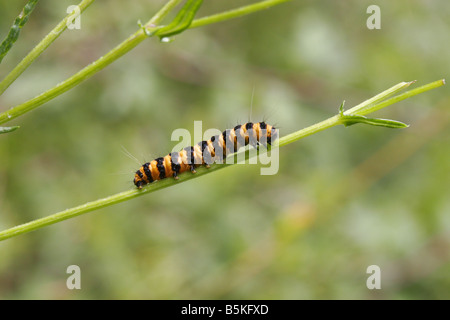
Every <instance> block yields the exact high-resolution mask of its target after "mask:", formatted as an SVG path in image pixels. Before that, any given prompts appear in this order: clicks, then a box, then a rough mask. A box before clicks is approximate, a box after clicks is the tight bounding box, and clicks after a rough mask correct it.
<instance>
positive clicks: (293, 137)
mask: <svg viewBox="0 0 450 320" xmlns="http://www.w3.org/2000/svg"><path fill="white" fill-rule="evenodd" d="M444 84H445V81H444V80H439V81H435V82H433V83H430V84H428V85H425V86H422V87H420V88H417V89H414V90H411V91H408V92H406V93H404V94H402V95H399V96H396V97H394V98H391V99H388V100H386V101H383V102H382V101H381V100H382V98H383V97H382V96H379V95H377V96H375V97H378V98H377V99H376V100H377V101H378V102H379V103H378V104H375V105H373V98H372V99H369V100H366V101H364V102H363V103H361V104H359V105H358V106H357V107H358V108H357V109H356V110H354V111H355V112H360V111H361V110H366V109H365V108H366V107H367V106H372V105H373V107H372V109H373V110H379V109H381V108H385V107H387V106H388V105H391V104H394V103H396V102H398V101H400V100H403V99H406V98H408V97H412V96H414V95H417V94H419V93H422V92H425V91H428V90H431V89H434V88H437V87H439V86H442V85H444ZM393 88H394V89H393ZM391 89H392V90H395V91H396V92H398V90H397V89H398V88H397V87H396V86H394V87H392V88H391ZM391 89H388V90H386V91H384V95H385V96H384V98H386V97H387V96H389V95H390V92H391V91H389V90H391ZM398 97H400V98H398ZM353 109H354V108H352V109H350V110H353ZM361 112H362V111H361ZM364 112H365V114H367V113H366V111H364ZM339 124H343V121H342V120H341V116H340V114H338V115H335V116H333V117H331V118H328V119H326V120H324V121H322V122H319V123H317V124H314V125H312V126H309V127H307V128H304V129H302V130H299V131H297V132H294V133H291V134H288V135H286V136H284V137H281V138H280V139H278V140H277V143H275V144H274V147H277V146H278V147H280V146H285V145H288V144H290V143H293V142H295V141H297V140H300V139H302V138H305V137H307V136H310V135H312V134H315V133H318V132H320V131H323V130H325V129H328V128H331V127H334V126H337V125H339ZM234 157H237V154H235V155H234ZM233 163H236V161H234V162H233ZM230 165H232V164H215V165H213V166H211V168H209V169H207V168H205V167H198V168H197V173H196V174H190V173H184V174H181V175H180V176H179V180H174V179H164V180H161V181H158V182H156V183H151V184H148V185H147V186H145V187H144V188H142V189H141V190H139V189H132V190H128V191H124V192H121V193H118V194H115V195H112V196H109V197H106V198H103V199H100V200H95V201H92V202H88V203H86V204H83V205H80V206H78V207H74V208H71V209H67V210H64V211H61V212H58V213H55V214H52V215H50V216H47V217H44V218H41V219H37V220H34V221H31V222H28V223H25V224H22V225H18V226H16V227H13V228H10V229H7V230H4V231H1V232H0V241H2V240H5V239H8V238H11V237H14V236H17V235H20V234H23V233H26V232H30V231H33V230H36V229H39V228H42V227H44V226H48V225H51V224H54V223H57V222H60V221H63V220H67V219H70V218H73V217H76V216H79V215H81V214H84V213H87V212H90V211H93V210H97V209H100V208H104V207H107V206H110V205H113V204H116V203H120V202H123V201H126V200H130V199H132V198H135V197H138V196H142V195H144V194H147V193H151V192H154V191H157V190H160V189H163V188H167V187H170V186H173V185H177V184H179V183H183V182H186V181H188V180H191V179H195V178H198V177H201V176H203V175H205V174H208V173H212V172H214V171H216V170H220V169H223V168H226V167H228V166H230Z"/></svg>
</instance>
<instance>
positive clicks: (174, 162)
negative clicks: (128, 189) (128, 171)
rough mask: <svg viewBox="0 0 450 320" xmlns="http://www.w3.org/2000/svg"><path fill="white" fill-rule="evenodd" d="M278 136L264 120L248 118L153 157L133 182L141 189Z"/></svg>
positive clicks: (137, 172)
mask: <svg viewBox="0 0 450 320" xmlns="http://www.w3.org/2000/svg"><path fill="white" fill-rule="evenodd" d="M277 138H278V130H276V129H275V127H273V126H271V125H270V124H266V123H265V122H258V123H252V122H248V123H245V124H243V125H237V126H236V127H234V128H233V129H229V130H225V131H224V132H222V134H219V135H216V136H212V137H211V139H209V140H208V141H201V142H199V143H197V144H196V145H194V146H191V147H186V148H184V149H183V150H181V151H180V152H172V153H169V154H168V155H167V156H165V157H160V158H156V159H155V160H152V161H150V162H147V163H144V164H143V165H142V166H141V167H140V168H139V170H138V171H136V174H135V175H134V181H133V182H134V184H135V185H136V187H138V188H139V189H141V188H142V187H143V186H144V185H146V184H149V183H152V182H153V181H155V180H161V179H164V178H167V177H170V176H173V177H174V178H175V179H178V174H180V173H183V172H185V171H188V170H190V171H191V172H192V173H196V171H195V168H196V167H197V166H200V165H205V166H206V167H207V168H209V165H210V164H212V163H213V162H215V161H216V160H218V161H221V160H223V158H224V155H225V157H226V156H228V155H230V154H232V153H235V152H237V151H238V150H239V148H241V147H243V146H247V145H249V144H250V145H251V146H253V147H257V145H259V144H261V145H264V146H266V144H269V145H270V144H272V142H273V141H275V140H276V139H277Z"/></svg>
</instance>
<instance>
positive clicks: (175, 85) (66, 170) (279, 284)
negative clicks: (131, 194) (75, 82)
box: [0, 0, 450, 299]
mask: <svg viewBox="0 0 450 320" xmlns="http://www.w3.org/2000/svg"><path fill="white" fill-rule="evenodd" d="M164 3H165V1H162V0H159V1H144V0H135V1H133V2H129V1H119V0H110V1H97V2H95V3H94V4H93V5H92V6H91V7H90V8H88V9H87V10H86V12H85V13H84V14H83V16H82V18H81V29H80V30H67V31H65V32H64V34H63V35H62V36H61V37H60V38H59V39H57V41H56V42H54V43H53V44H52V45H51V46H50V47H49V48H48V50H47V51H46V52H45V53H44V54H43V55H42V56H41V57H39V58H38V59H37V60H36V61H35V63H34V64H33V65H32V66H31V67H30V68H29V69H28V70H27V71H26V72H25V73H24V74H23V75H22V76H21V77H20V78H19V79H18V80H17V81H16V82H15V83H14V84H13V85H12V86H11V87H10V88H9V89H8V90H7V91H6V92H5V93H4V95H3V96H2V97H1V98H0V110H1V111H5V110H6V109H8V108H10V107H12V106H14V105H17V104H19V103H22V102H24V101H26V100H28V99H30V98H32V97H34V96H35V95H37V94H39V93H41V92H42V91H44V90H47V89H49V88H51V87H52V86H54V85H55V84H57V83H58V82H60V81H62V80H64V79H66V78H67V77H68V76H70V75H72V74H73V73H75V72H76V71H78V70H79V69H81V68H82V67H84V66H85V65H87V64H89V63H90V62H92V61H94V60H95V59H97V58H99V57H100V56H102V55H103V54H105V53H106V52H108V51H109V50H110V49H112V48H113V47H114V46H115V45H117V44H118V43H120V42H121V41H122V40H123V39H125V38H126V37H127V36H129V35H130V34H131V33H133V32H134V31H136V30H137V24H136V22H137V20H138V19H141V20H142V21H147V20H148V19H149V18H150V17H151V16H152V15H153V14H154V13H155V12H156V11H157V10H158V9H159V8H160V7H161V6H162V5H163V4H164ZM247 3H249V2H248V1H237V0H228V1H205V3H204V5H203V7H202V8H201V9H200V11H199V13H198V17H201V16H206V15H209V14H212V13H217V12H220V11H223V10H226V9H231V8H235V7H237V6H240V5H243V4H247ZM24 4H25V1H6V0H1V2H0V38H1V39H3V38H4V37H5V36H6V34H7V32H8V30H9V27H10V26H11V24H12V22H13V20H14V18H15V17H16V16H17V14H18V13H19V12H20V10H21V9H22V7H23V5H24ZM71 4H74V3H73V1H66V0H64V1H55V0H52V1H40V2H39V3H38V5H37V7H36V9H35V11H34V12H33V14H32V15H31V18H30V20H29V22H28V24H27V25H26V26H25V27H24V28H23V30H22V32H21V35H20V38H19V40H18V41H17V43H16V44H15V45H14V47H13V49H12V50H11V52H10V53H9V54H8V55H7V56H6V58H5V59H4V60H3V63H2V64H1V65H0V76H1V77H4V76H5V75H6V74H7V73H8V72H9V71H10V70H11V69H12V68H13V67H14V66H15V65H16V64H17V63H18V62H19V61H20V60H21V59H22V57H24V56H25V55H26V53H27V52H28V51H29V50H30V49H31V48H32V47H33V46H34V45H35V44H37V43H38V41H40V39H42V38H43V37H44V36H45V35H46V34H47V33H48V32H49V31H50V30H51V29H52V28H53V26H54V25H56V24H57V23H58V22H59V21H60V20H61V19H62V18H63V17H64V15H65V12H66V8H67V7H68V6H69V5H71ZM371 4H377V5H379V6H380V8H381V29H380V30H369V29H368V28H367V27H366V20H367V18H368V17H369V14H367V13H366V9H367V7H368V6H369V5H371ZM449 17H450V3H449V2H448V1H444V0H441V1H433V2H431V1H418V0H416V1H411V0H402V1H395V2H394V1H356V0H354V1H345V2H344V1H339V2H338V1H331V0H328V1H299V0H297V1H292V2H290V3H286V4H282V5H279V6H277V7H274V8H272V9H269V10H266V11H262V12H257V13H255V14H252V15H249V16H245V17H242V18H239V19H234V20H230V21H227V22H223V23H218V24H214V25H210V26H205V27H202V28H198V29H193V30H188V31H186V32H185V33H183V34H182V35H180V36H178V37H176V38H175V39H174V41H173V42H171V43H160V42H159V41H158V40H157V39H153V38H152V39H149V40H148V41H145V42H144V43H142V44H141V45H139V46H138V47H137V48H136V49H135V50H133V51H132V52H130V53H129V54H127V55H125V56H124V57H122V58H121V59H120V60H118V61H116V62H115V63H114V64H112V65H111V66H109V67H107V68H106V69H105V70H103V71H102V72H100V73H99V74H97V75H95V76H94V77H93V78H91V79H89V80H88V81H86V82H84V83H82V84H81V85H79V86H77V87H76V88H74V89H72V90H70V91H69V92H67V93H65V94H64V95H62V96H60V97H58V98H56V99H54V100H52V101H50V102H48V103H46V104H45V105H43V106H42V107H40V108H38V109H36V110H35V111H33V112H30V113H28V114H26V115H24V116H22V117H20V118H17V119H16V120H15V121H12V122H10V123H8V125H20V126H21V128H20V129H19V130H17V131H15V132H14V133H10V134H3V135H1V136H0V182H1V183H0V229H1V230H3V229H6V228H10V227H12V226H15V225H17V224H21V223H24V222H27V221H30V220H33V219H37V218H41V217H44V216H47V215H49V214H52V213H55V212H58V211H60V210H63V209H65V208H70V207H73V206H77V205H80V204H83V203H85V202H88V201H91V200H95V199H99V198H102V197H105V196H108V195H112V194H114V193H117V192H120V191H124V190H127V189H129V188H133V185H132V179H133V172H134V171H135V170H137V168H138V167H139V164H137V163H135V162H134V160H132V159H130V158H128V157H126V156H125V155H124V154H123V153H122V146H123V147H125V148H126V149H128V150H129V151H130V153H132V154H133V155H134V156H136V157H137V158H138V159H139V160H140V161H142V162H143V161H144V160H151V159H153V158H156V157H158V156H161V155H165V154H167V153H168V152H169V151H170V150H171V149H172V147H173V146H174V145H175V144H176V143H177V142H172V141H170V137H171V134H172V131H173V130H174V129H176V128H186V129H188V130H191V131H192V130H193V123H194V120H202V121H203V128H204V129H207V128H218V129H225V128H229V127H232V126H234V125H236V124H238V123H244V122H246V121H248V119H249V114H250V101H251V96H252V92H253V90H254V99H253V108H252V115H251V119H252V120H253V121H260V120H262V119H266V120H267V122H269V123H273V124H276V125H277V126H278V127H279V128H280V134H281V135H285V134H287V133H290V132H293V131H296V130H299V129H301V128H303V127H306V126H309V125H311V124H314V123H315V122H318V121H321V120H323V119H325V118H328V117H330V116H332V115H334V114H335V113H336V112H337V110H338V107H339V105H340V103H341V102H342V100H344V99H345V100H346V106H347V108H350V107H351V106H353V105H355V104H357V103H359V102H361V101H363V100H365V99H367V98H369V97H371V96H373V95H375V94H377V93H379V92H381V91H383V90H385V89H387V88H389V87H390V86H392V85H394V84H396V83H398V82H401V81H411V80H418V81H419V82H418V83H417V84H416V86H417V85H423V84H425V83H428V82H432V81H435V80H438V79H441V78H445V77H447V78H448V73H449V71H450V59H449V56H450V41H449V40H450V19H449ZM449 103H450V98H449V87H448V85H447V86H445V87H442V88H439V89H436V90H433V91H431V92H428V93H425V94H422V95H419V96H416V97H413V98H411V99H409V100H406V101H404V102H401V103H399V104H397V105H394V106H391V107H389V108H387V109H385V110H383V111H380V112H378V113H377V114H375V116H380V117H384V118H392V119H397V120H400V121H404V122H406V123H408V124H410V125H411V127H410V128H408V129H404V130H392V129H384V128H377V127H371V126H363V125H359V126H352V127H349V128H344V127H336V128H332V129H330V130H327V131H324V132H321V133H319V134H316V135H314V136H311V137H308V138H306V139H304V140H301V141H299V142H297V143H294V144H290V145H288V146H286V147H283V148H282V149H280V169H279V172H278V174H276V175H273V176H261V175H260V174H259V172H260V167H259V166H258V165H239V166H234V167H231V168H227V169H225V170H220V171H218V172H214V173H212V174H209V175H207V176H204V177H201V178H199V179H195V180H192V181H189V182H187V183H182V184H180V185H177V186H174V187H171V188H168V189H164V190H161V191H158V192H156V193H152V194H150V195H145V196H143V197H139V198H137V199H134V200H131V201H127V202H125V203H121V204H118V205H115V206H112V207H108V208H104V209H101V210H98V211H95V212H93V213H89V214H85V215H83V216H80V217H77V218H74V219H71V220H68V221H64V222H62V223H58V224H56V225H52V226H49V227H46V228H43V229H40V230H38V231H35V232H32V233H28V234H25V235H21V236H19V237H16V238H11V239H9V240H6V241H3V242H0V298H2V299H94V298H99V299H109V298H111V299H191V298H192V299H423V298H425V299H449V298H450V262H449V258H450V200H449V194H450V192H449V191H450V183H449V181H450V173H449V172H450V166H449V163H450V161H449V160H450V156H449V155H450V154H449V142H450V134H449V133H450V128H449V118H450V115H449ZM72 264H75V265H78V266H79V267H80V268H81V287H82V288H81V290H68V289H67V287H66V279H67V277H68V276H69V275H68V274H66V268H67V267H68V266H69V265H72ZM370 265H378V266H379V267H380V268H381V273H382V274H381V286H382V289H381V290H368V289H367V287H366V280H367V278H368V276H369V274H367V273H366V269H367V267H368V266H370Z"/></svg>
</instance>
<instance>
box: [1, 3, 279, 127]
mask: <svg viewBox="0 0 450 320" xmlns="http://www.w3.org/2000/svg"><path fill="white" fill-rule="evenodd" d="M286 1H288V0H266V1H262V2H259V3H255V4H252V5H248V6H245V7H242V8H238V9H235V10H230V11H227V12H224V13H221V14H217V15H213V16H210V17H205V18H202V19H199V20H194V21H192V24H191V25H190V27H189V28H192V27H199V26H204V25H207V24H212V23H217V22H221V21H224V20H227V19H231V18H235V17H238V16H243V15H246V14H250V13H253V12H256V11H259V10H263V9H266V8H269V7H271V6H274V5H277V4H280V3H283V2H286ZM180 2H181V0H170V1H169V2H168V3H167V4H166V5H165V6H164V8H162V9H161V10H160V11H159V12H158V13H157V14H156V15H155V16H154V17H153V18H152V19H151V20H150V21H149V22H147V23H146V24H145V25H144V26H142V28H139V30H138V31H136V32H135V33H134V34H132V35H131V36H129V37H128V38H127V39H126V40H125V41H123V42H122V43H121V44H119V45H118V46H117V47H115V48H114V49H112V50H111V51H109V52H108V53H107V54H105V55H104V56H103V57H101V58H99V59H98V60H96V61H95V62H93V63H91V64H90V65H88V66H86V67H85V68H84V69H82V70H81V71H79V72H77V73H76V74H74V75H73V76H71V77H70V78H68V79H66V80H64V81H63V82H61V83H59V84H58V85H56V86H55V87H53V88H51V89H49V90H47V91H45V92H44V93H42V94H40V95H38V96H37V97H35V98H33V99H30V100H28V101H26V102H24V103H22V104H19V105H17V106H15V107H13V108H11V109H9V110H7V111H5V112H3V113H0V124H2V123H5V122H7V121H9V120H12V119H15V118H17V117H19V116H20V115H22V114H24V113H26V112H29V111H31V110H33V109H36V108H37V107H39V106H41V105H42V104H44V103H45V102H48V101H50V100H52V99H54V98H55V97H57V96H59V95H61V94H63V93H64V92H66V91H68V90H70V89H72V88H73V87H75V86H76V85H78V84H79V83H81V82H83V81H84V80H86V79H88V78H90V77H91V76H93V75H94V74H96V73H97V72H99V71H100V70H102V69H103V68H105V67H106V66H108V65H109V64H111V63H113V62H114V61H116V60H117V59H119V58H120V57H122V56H123V55H124V54H126V53H127V52H129V51H130V50H132V49H133V48H134V47H136V46H137V45H138V44H139V43H141V42H142V41H144V40H145V39H146V38H147V37H148V35H149V34H152V31H154V30H156V29H157V28H158V27H157V25H158V24H159V23H160V22H161V21H162V19H163V18H164V17H165V16H166V15H167V13H169V12H170V11H171V10H172V9H173V8H174V7H175V6H176V5H178V4H179V3H180ZM153 35H154V33H153ZM0 92H1V91H0Z"/></svg>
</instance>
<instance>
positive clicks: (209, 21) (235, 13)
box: [188, 0, 291, 29]
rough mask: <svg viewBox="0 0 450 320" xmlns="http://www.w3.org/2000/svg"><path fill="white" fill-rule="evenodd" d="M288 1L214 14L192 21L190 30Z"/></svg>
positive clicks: (270, 0) (282, 0) (265, 3)
mask: <svg viewBox="0 0 450 320" xmlns="http://www.w3.org/2000/svg"><path fill="white" fill-rule="evenodd" d="M288 1H291V0H265V1H261V2H258V3H254V4H250V5H247V6H244V7H240V8H237V9H233V10H229V11H225V12H221V13H218V14H214V15H211V16H208V17H204V18H200V19H195V20H194V21H192V23H191V25H190V26H189V28H188V29H192V28H198V27H202V26H205V25H208V24H212V23H217V22H221V21H225V20H230V19H234V18H238V17H242V16H244V15H247V14H250V13H253V12H256V11H260V10H265V9H269V8H270V7H273V6H275V5H278V4H281V3H283V2H288Z"/></svg>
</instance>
